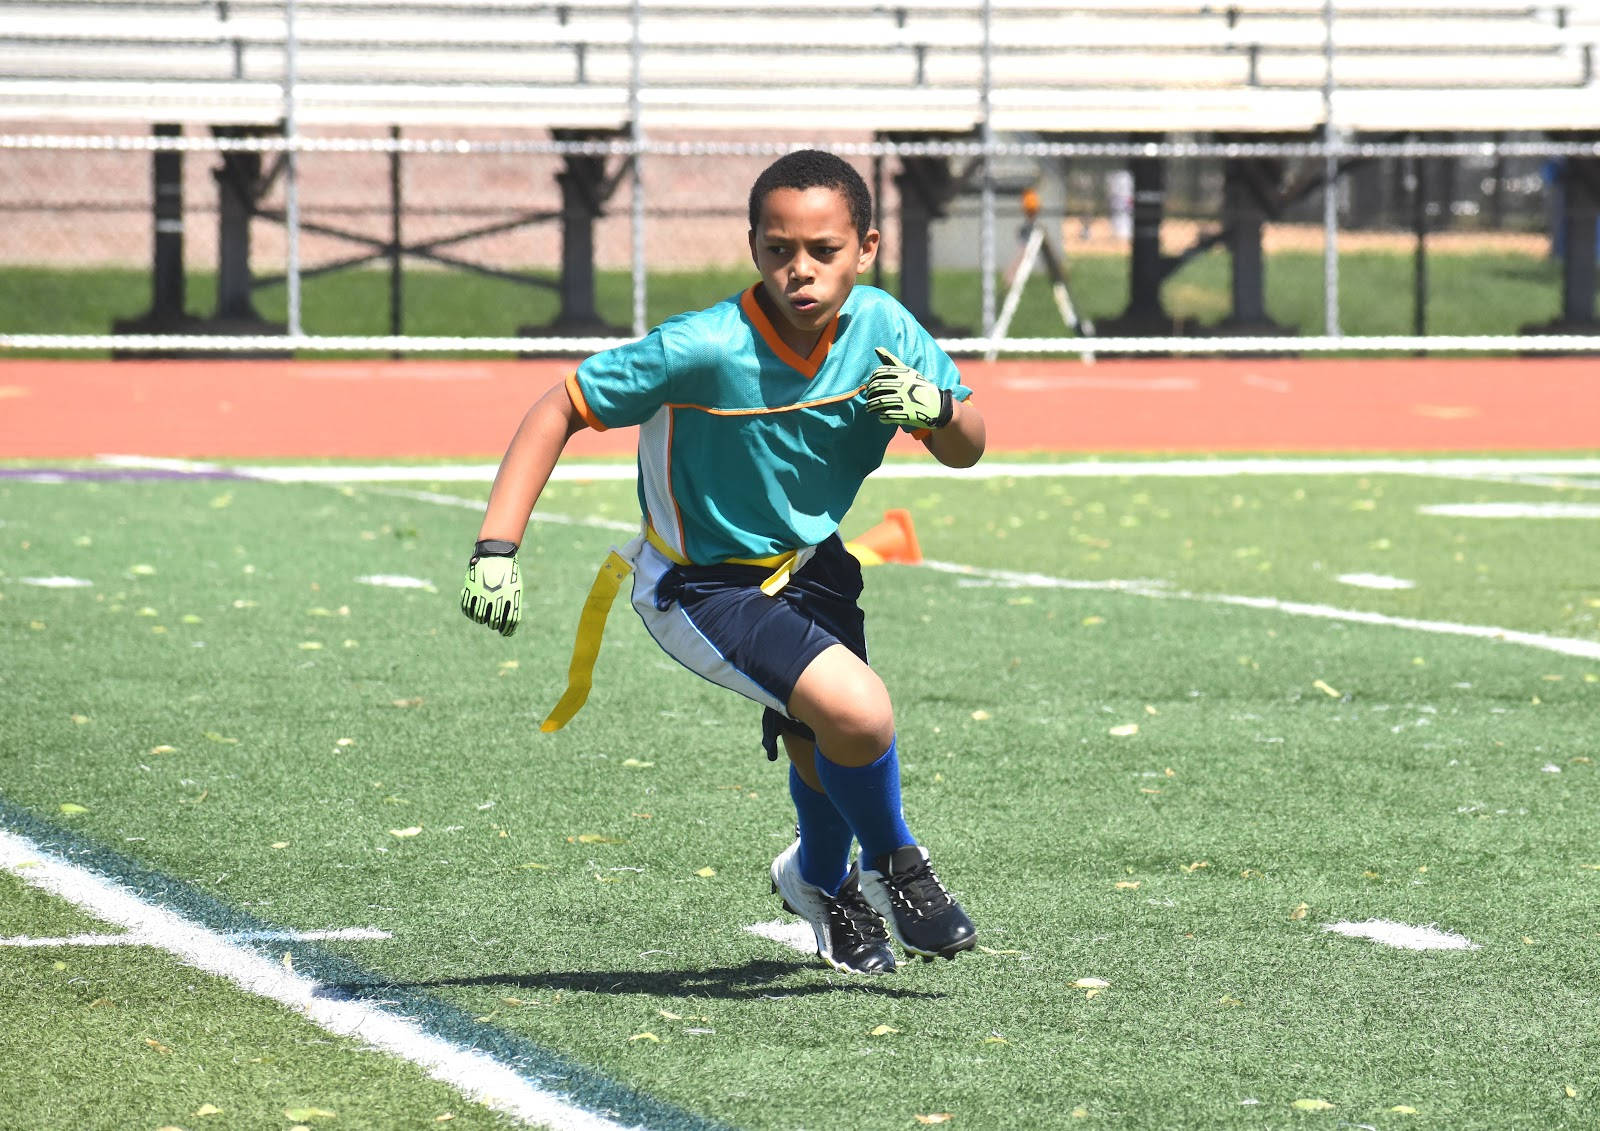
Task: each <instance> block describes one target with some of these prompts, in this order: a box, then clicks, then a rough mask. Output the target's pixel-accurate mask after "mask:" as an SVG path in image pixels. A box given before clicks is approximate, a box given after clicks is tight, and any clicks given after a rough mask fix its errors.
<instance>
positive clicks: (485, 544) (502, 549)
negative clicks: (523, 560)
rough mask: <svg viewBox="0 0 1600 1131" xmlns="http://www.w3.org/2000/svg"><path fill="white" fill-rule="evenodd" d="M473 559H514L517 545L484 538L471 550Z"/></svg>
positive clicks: (497, 539)
mask: <svg viewBox="0 0 1600 1131" xmlns="http://www.w3.org/2000/svg"><path fill="white" fill-rule="evenodd" d="M472 556H473V557H475V558H514V557H516V556H517V544H516V543H515V542H506V541H503V540H501V539H499V538H485V539H484V540H483V541H482V542H479V543H478V544H477V545H476V546H474V547H473V548H472Z"/></svg>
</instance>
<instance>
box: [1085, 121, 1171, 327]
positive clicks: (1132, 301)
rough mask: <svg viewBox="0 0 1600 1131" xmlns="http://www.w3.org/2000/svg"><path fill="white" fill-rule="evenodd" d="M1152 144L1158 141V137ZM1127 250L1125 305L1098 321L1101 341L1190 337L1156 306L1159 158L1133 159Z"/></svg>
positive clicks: (1160, 276)
mask: <svg viewBox="0 0 1600 1131" xmlns="http://www.w3.org/2000/svg"><path fill="white" fill-rule="evenodd" d="M1156 140H1160V138H1159V135H1158V136H1157V138H1156ZM1128 170H1129V172H1131V173H1132V174H1133V246H1132V249H1131V251H1130V259H1129V264H1128V305H1127V307H1126V308H1125V309H1124V310H1123V312H1122V313H1121V314H1119V315H1117V316H1116V317H1115V318H1112V319H1108V320H1106V321H1104V322H1099V323H1098V329H1099V333H1100V336H1101V337H1111V338H1116V337H1162V336H1166V335H1169V334H1176V333H1192V332H1194V327H1192V326H1180V325H1179V324H1178V323H1177V321H1176V320H1175V319H1174V318H1173V317H1172V315H1170V314H1168V313H1167V311H1166V308H1165V307H1163V306H1162V305H1161V284H1162V283H1163V282H1164V281H1165V280H1166V277H1167V274H1168V263H1167V258H1166V257H1165V256H1163V255H1162V254H1161V220H1162V217H1163V215H1164V214H1165V211H1166V164H1165V158H1161V157H1134V158H1131V159H1130V160H1129V162H1128Z"/></svg>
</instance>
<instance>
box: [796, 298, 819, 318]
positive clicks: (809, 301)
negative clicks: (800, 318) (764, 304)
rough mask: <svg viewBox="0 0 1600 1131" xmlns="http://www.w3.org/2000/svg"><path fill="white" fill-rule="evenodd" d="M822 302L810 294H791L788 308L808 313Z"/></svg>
mask: <svg viewBox="0 0 1600 1131" xmlns="http://www.w3.org/2000/svg"><path fill="white" fill-rule="evenodd" d="M821 305H822V304H821V303H820V302H818V301H817V300H816V299H814V298H812V297H811V296H810V295H793V296H791V297H790V299H789V308H790V309H791V310H794V311H796V312H798V313H800V314H810V313H811V312H812V311H814V310H816V309H817V308H818V307H820V306H821Z"/></svg>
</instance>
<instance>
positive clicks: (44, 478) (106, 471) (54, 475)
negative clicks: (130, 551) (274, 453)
mask: <svg viewBox="0 0 1600 1131" xmlns="http://www.w3.org/2000/svg"><path fill="white" fill-rule="evenodd" d="M248 478H250V477H249V476H248V475H241V474H239V473H238V472H237V471H228V470H227V469H225V468H214V469H206V470H198V471H180V470H178V469H176V468H165V467H125V468H115V467H111V468H89V467H61V468H49V467H0V479H21V480H25V481H29V482H34V483H62V482H102V481H113V480H141V479H164V480H170V479H248Z"/></svg>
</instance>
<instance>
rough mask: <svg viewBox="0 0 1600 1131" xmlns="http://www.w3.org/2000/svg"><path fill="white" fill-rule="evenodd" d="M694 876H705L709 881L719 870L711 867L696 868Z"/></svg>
mask: <svg viewBox="0 0 1600 1131" xmlns="http://www.w3.org/2000/svg"><path fill="white" fill-rule="evenodd" d="M694 874H695V875H697V876H704V877H705V878H706V879H708V880H709V879H710V878H711V877H712V876H714V875H716V874H717V870H716V869H715V868H709V867H708V868H696V869H695V872H694Z"/></svg>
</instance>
